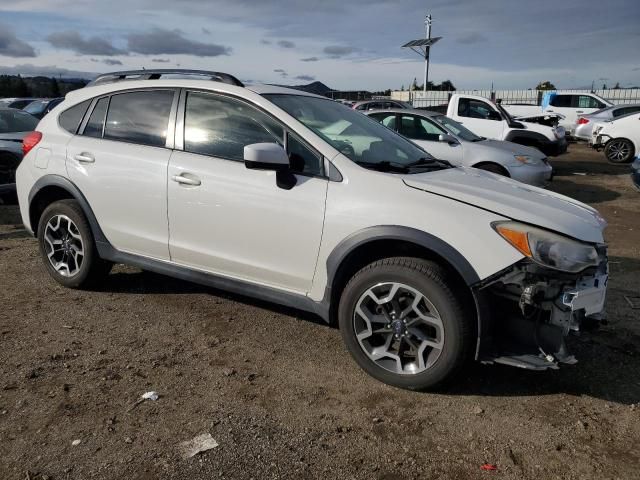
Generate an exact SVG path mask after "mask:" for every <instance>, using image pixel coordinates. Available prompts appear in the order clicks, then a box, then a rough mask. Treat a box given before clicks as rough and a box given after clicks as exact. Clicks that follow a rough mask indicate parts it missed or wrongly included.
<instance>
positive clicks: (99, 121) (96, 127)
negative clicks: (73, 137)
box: [83, 97, 109, 138]
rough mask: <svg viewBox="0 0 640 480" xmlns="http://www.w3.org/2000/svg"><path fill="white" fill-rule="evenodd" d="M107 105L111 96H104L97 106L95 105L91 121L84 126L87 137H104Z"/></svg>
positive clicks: (84, 133)
mask: <svg viewBox="0 0 640 480" xmlns="http://www.w3.org/2000/svg"><path fill="white" fill-rule="evenodd" d="M107 105H109V97H104V98H101V99H100V100H98V103H96V106H95V107H93V111H92V112H91V116H90V117H89V121H88V122H87V124H86V125H85V127H84V132H83V135H84V136H86V137H95V138H101V137H102V130H103V127H104V116H105V115H106V113H107Z"/></svg>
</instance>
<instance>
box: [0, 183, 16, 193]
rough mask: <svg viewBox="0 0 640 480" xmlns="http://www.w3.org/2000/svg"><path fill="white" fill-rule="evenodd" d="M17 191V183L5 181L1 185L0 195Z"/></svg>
mask: <svg viewBox="0 0 640 480" xmlns="http://www.w3.org/2000/svg"><path fill="white" fill-rule="evenodd" d="M15 191H16V184H15V183H5V184H3V185H0V195H4V194H7V193H14V192H15Z"/></svg>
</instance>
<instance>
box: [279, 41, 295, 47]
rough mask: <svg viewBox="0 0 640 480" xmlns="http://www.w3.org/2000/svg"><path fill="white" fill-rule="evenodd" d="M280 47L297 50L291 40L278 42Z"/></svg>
mask: <svg viewBox="0 0 640 480" xmlns="http://www.w3.org/2000/svg"><path fill="white" fill-rule="evenodd" d="M278 45H279V46H280V47H282V48H295V46H296V44H295V43H293V42H292V41H290V40H278Z"/></svg>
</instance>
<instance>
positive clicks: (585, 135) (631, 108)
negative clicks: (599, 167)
mask: <svg viewBox="0 0 640 480" xmlns="http://www.w3.org/2000/svg"><path fill="white" fill-rule="evenodd" d="M635 112H640V103H635V104H629V105H614V106H612V107H606V108H603V109H601V110H598V111H596V112H593V113H588V114H585V115H580V116H579V117H578V119H577V120H576V123H575V125H574V126H573V128H572V129H571V132H570V135H571V136H572V137H575V138H579V139H580V140H587V141H590V140H591V133H592V131H593V125H594V124H595V123H597V122H606V121H610V120H613V119H614V118H618V117H624V116H625V115H629V114H630V113H635Z"/></svg>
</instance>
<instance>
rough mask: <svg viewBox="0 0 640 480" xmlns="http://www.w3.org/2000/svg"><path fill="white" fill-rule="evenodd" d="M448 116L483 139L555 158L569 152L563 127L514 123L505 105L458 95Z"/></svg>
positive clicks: (448, 108) (523, 122)
mask: <svg viewBox="0 0 640 480" xmlns="http://www.w3.org/2000/svg"><path fill="white" fill-rule="evenodd" d="M446 114H447V117H449V118H452V119H454V120H457V121H458V123H462V124H464V126H465V127H467V128H468V129H470V130H471V131H472V132H474V133H476V134H478V135H482V136H483V137H487V138H494V139H496V140H506V141H508V142H513V143H518V144H520V145H526V146H528V147H534V148H537V149H538V150H540V151H541V152H543V153H544V154H545V155H548V156H551V157H553V156H557V155H561V154H563V153H565V152H566V151H567V139H566V138H565V129H564V128H563V127H561V126H548V125H543V124H540V123H530V122H526V121H521V120H517V119H514V118H513V117H512V116H511V115H510V114H509V112H507V111H506V110H505V109H504V107H503V106H502V105H501V104H499V103H495V102H492V101H491V100H490V99H488V98H484V97H481V96H479V95H465V94H458V93H454V94H453V95H451V98H450V99H449V103H448V104H447V110H446Z"/></svg>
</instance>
